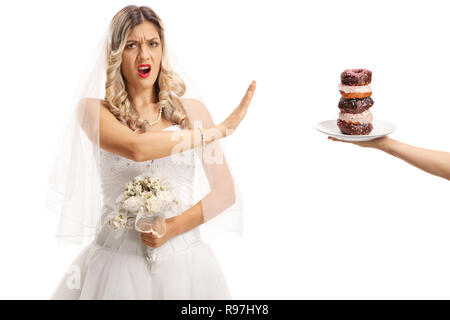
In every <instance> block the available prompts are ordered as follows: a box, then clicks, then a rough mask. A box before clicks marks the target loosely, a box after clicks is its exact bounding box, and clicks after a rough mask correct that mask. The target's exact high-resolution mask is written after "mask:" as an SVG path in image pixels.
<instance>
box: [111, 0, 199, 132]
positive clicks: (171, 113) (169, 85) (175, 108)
mask: <svg viewBox="0 0 450 320" xmlns="http://www.w3.org/2000/svg"><path fill="white" fill-rule="evenodd" d="M145 21H149V22H151V23H153V25H154V26H155V27H156V29H157V30H158V34H159V37H160V39H161V44H162V58H161V67H160V71H159V75H158V77H157V78H156V82H155V91H156V96H157V97H158V103H157V104H158V107H160V108H161V107H162V108H163V116H164V117H165V118H166V119H167V120H169V121H170V122H172V123H174V124H178V125H180V126H181V127H191V124H190V122H189V119H188V117H187V114H186V110H185V109H184V107H183V105H182V103H181V101H180V99H179V98H180V97H181V96H183V95H184V93H185V91H186V86H185V83H184V81H183V80H182V79H181V78H180V77H179V76H178V75H177V74H176V73H175V72H173V70H171V68H170V65H169V61H168V57H167V49H166V44H165V39H164V25H163V23H162V21H161V19H160V18H159V16H158V15H157V14H156V13H155V12H154V11H153V10H152V9H150V8H149V7H145V6H141V7H138V6H134V5H130V6H126V7H124V8H123V9H121V10H120V11H119V12H118V13H116V15H115V16H114V17H113V19H112V21H111V23H110V25H109V28H110V30H109V31H110V32H109V35H110V39H109V46H108V47H107V67H106V83H105V89H106V91H105V101H104V104H105V105H106V106H107V107H108V109H109V110H110V111H111V113H112V114H113V115H114V116H115V117H116V118H117V120H119V121H120V122H122V123H123V124H125V125H126V126H128V127H129V128H130V129H131V130H133V131H135V132H138V133H142V132H146V131H148V130H149V128H150V125H149V122H148V121H147V120H140V115H139V112H138V111H137V109H136V108H135V106H134V105H133V103H132V102H131V100H130V99H129V98H128V93H127V91H126V86H125V81H124V78H123V75H122V71H121V64H122V52H123V50H124V49H125V45H126V40H127V37H128V35H129V33H130V32H131V30H132V29H133V28H134V27H135V26H137V25H138V24H141V23H143V22H145Z"/></svg>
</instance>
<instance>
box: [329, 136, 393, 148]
mask: <svg viewBox="0 0 450 320" xmlns="http://www.w3.org/2000/svg"><path fill="white" fill-rule="evenodd" d="M328 139H330V140H333V141H339V142H346V143H352V144H355V145H357V146H360V147H364V148H374V149H383V147H385V146H386V144H387V143H388V142H389V137H388V136H384V137H381V138H377V139H373V140H370V141H344V140H339V139H336V138H333V137H328Z"/></svg>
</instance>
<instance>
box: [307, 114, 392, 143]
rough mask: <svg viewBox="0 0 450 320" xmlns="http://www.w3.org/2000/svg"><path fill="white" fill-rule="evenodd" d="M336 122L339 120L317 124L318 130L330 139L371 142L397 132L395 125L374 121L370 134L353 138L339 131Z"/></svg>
mask: <svg viewBox="0 0 450 320" xmlns="http://www.w3.org/2000/svg"><path fill="white" fill-rule="evenodd" d="M336 120H337V119H334V120H327V121H322V122H319V123H318V124H316V129H317V130H319V131H320V132H322V133H324V134H326V135H328V136H330V137H333V138H336V139H339V140H344V141H369V140H373V139H376V138H380V137H383V136H387V135H388V134H390V133H392V132H394V130H395V125H393V124H392V123H390V122H387V121H383V120H374V121H372V125H373V130H372V132H371V133H370V134H368V135H355V136H353V135H348V134H343V133H342V132H341V130H339V128H338V126H337V123H336Z"/></svg>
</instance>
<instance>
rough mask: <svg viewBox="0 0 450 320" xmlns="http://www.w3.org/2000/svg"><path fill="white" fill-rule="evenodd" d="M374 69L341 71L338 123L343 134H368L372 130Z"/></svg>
mask: <svg viewBox="0 0 450 320" xmlns="http://www.w3.org/2000/svg"><path fill="white" fill-rule="evenodd" d="M371 82H372V71H370V70H366V69H348V70H345V71H344V72H342V73H341V84H340V85H339V92H340V93H341V95H342V97H341V100H340V101H339V105H338V107H339V110H340V112H339V119H338V120H337V125H338V127H339V130H341V132H342V133H343V134H349V135H368V134H370V132H372V129H373V125H372V114H371V112H370V110H369V108H370V107H372V106H373V100H372V97H371V95H372V88H371V86H370V84H371Z"/></svg>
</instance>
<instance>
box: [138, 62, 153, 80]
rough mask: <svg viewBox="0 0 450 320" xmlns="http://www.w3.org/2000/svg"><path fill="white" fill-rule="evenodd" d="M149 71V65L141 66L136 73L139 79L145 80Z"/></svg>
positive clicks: (150, 68) (150, 67)
mask: <svg viewBox="0 0 450 320" xmlns="http://www.w3.org/2000/svg"><path fill="white" fill-rule="evenodd" d="M151 70H152V66H151V65H149V64H141V65H139V66H138V67H137V72H138V74H139V76H140V77H141V78H147V77H148V76H149V75H150V71H151Z"/></svg>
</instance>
